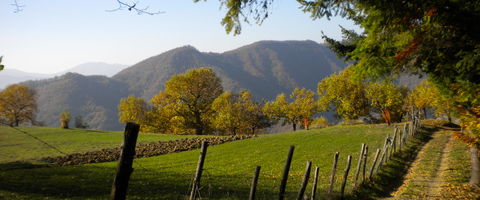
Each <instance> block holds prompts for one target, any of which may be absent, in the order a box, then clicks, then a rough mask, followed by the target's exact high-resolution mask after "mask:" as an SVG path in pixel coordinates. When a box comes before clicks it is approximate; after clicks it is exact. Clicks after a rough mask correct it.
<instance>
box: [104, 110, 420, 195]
mask: <svg viewBox="0 0 480 200" xmlns="http://www.w3.org/2000/svg"><path fill="white" fill-rule="evenodd" d="M419 127H420V121H419V120H418V118H415V119H414V120H413V121H411V122H407V123H405V125H404V126H403V128H402V129H400V128H398V127H395V128H394V132H393V134H392V135H390V134H387V135H386V137H385V142H384V143H383V146H382V147H381V148H378V149H376V151H375V154H374V157H373V161H372V163H371V165H370V166H369V167H367V164H368V163H367V158H368V151H369V149H368V145H367V144H362V145H361V148H360V154H359V157H358V160H357V165H356V169H355V173H353V183H351V184H352V185H353V190H355V189H356V188H358V186H359V185H361V184H363V183H366V182H369V181H372V178H373V177H374V176H375V175H376V174H377V173H378V172H379V171H380V170H381V169H382V167H383V166H384V165H385V164H386V163H388V161H389V160H391V157H392V156H393V155H394V153H396V152H399V151H402V149H404V148H405V146H406V143H407V141H409V140H410V139H411V138H412V137H413V136H415V135H416V133H417V132H418V128H419ZM136 128H137V127H136V126H133V125H129V124H127V126H126V129H125V133H126V136H125V145H124V146H123V148H124V150H122V154H121V156H120V161H119V165H118V168H117V174H116V176H115V181H114V184H113V186H112V193H111V199H125V198H126V189H127V186H128V178H129V176H130V173H131V161H130V160H131V159H133V154H132V153H131V151H132V150H131V146H130V147H128V146H129V145H127V144H128V143H130V142H128V141H127V139H129V138H132V140H136V136H134V137H133V136H127V133H129V135H131V134H134V135H137V134H138V129H136ZM135 132H136V133H135ZM133 138H135V139H133ZM133 147H134V145H133ZM126 148H130V150H126ZM207 148H208V142H203V143H202V147H201V151H200V157H199V160H198V165H197V170H196V173H195V176H194V179H193V181H192V187H191V189H190V191H189V199H190V200H194V199H197V198H198V197H199V196H200V195H199V194H200V192H201V191H200V190H201V188H202V187H201V177H202V172H203V165H204V162H205V157H206V156H207ZM294 150H295V147H294V146H290V149H289V152H288V155H287V159H286V162H285V165H284V169H283V173H282V179H281V182H280V187H279V192H278V197H277V198H278V199H279V200H283V199H285V189H286V186H287V180H288V177H289V170H290V165H291V162H292V157H293V154H294ZM133 151H134V148H133ZM133 153H134V152H133ZM339 155H340V152H336V153H335V154H334V156H333V165H332V171H331V175H330V182H329V187H328V190H327V193H328V194H330V195H331V194H333V193H335V191H334V184H335V179H336V176H337V164H338V160H339ZM130 157H131V158H130ZM125 160H126V161H125ZM351 164H352V156H351V155H348V156H347V162H346V166H345V170H344V171H343V174H341V175H342V176H341V187H340V191H336V193H339V196H338V197H335V198H340V199H343V198H344V197H345V191H346V187H347V181H348V177H349V176H351V173H350V169H351ZM122 167H123V168H124V169H123V170H122ZM311 168H312V162H311V161H307V163H306V167H305V172H304V175H303V179H302V183H301V187H300V189H299V191H298V195H297V197H296V199H297V200H301V199H305V198H308V199H311V200H314V199H315V198H316V197H317V194H316V193H317V185H318V171H319V167H315V170H314V173H315V174H314V177H313V184H312V190H311V191H312V192H311V195H310V197H307V196H306V195H305V191H306V189H307V188H306V187H307V183H308V180H309V179H310V173H311ZM260 170H261V166H257V167H256V168H255V171H254V174H253V178H252V182H251V187H250V193H249V199H250V200H253V199H255V198H256V188H257V183H258V178H259V175H260ZM122 174H123V175H122ZM122 177H124V178H122ZM117 179H118V180H126V181H122V182H121V183H119V182H118V181H117ZM118 190H121V191H120V192H119V191H118ZM330 197H331V198H334V196H330Z"/></svg>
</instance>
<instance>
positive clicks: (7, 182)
mask: <svg viewBox="0 0 480 200" xmlns="http://www.w3.org/2000/svg"><path fill="white" fill-rule="evenodd" d="M392 132H393V128H392V127H387V126H385V125H355V126H335V127H330V128H325V129H314V130H309V131H297V132H294V133H282V134H272V135H262V136H260V137H257V138H254V139H247V140H242V141H236V142H230V143H226V144H222V145H217V146H212V147H209V149H208V153H207V158H206V163H205V166H204V167H205V171H204V174H203V177H202V187H201V194H200V196H201V197H202V199H246V198H247V197H248V190H249V186H250V182H251V178H252V175H253V171H254V169H255V166H256V165H260V166H262V169H261V174H260V178H259V183H258V190H257V197H258V199H272V198H275V197H276V195H277V192H278V190H279V185H280V179H281V177H280V175H281V173H282V171H283V165H284V163H285V159H286V155H287V153H288V149H289V146H290V145H295V153H294V156H293V161H292V167H291V170H290V177H289V180H288V185H287V197H288V199H293V198H294V197H295V196H296V194H297V192H298V189H299V187H300V181H301V179H302V176H303V173H304V172H303V171H304V169H305V164H306V161H307V160H310V161H312V162H313V166H314V167H315V166H319V167H320V176H319V187H318V188H319V193H325V190H326V188H327V185H328V180H329V176H330V171H331V165H332V159H333V155H334V153H335V152H336V151H338V152H340V159H339V161H340V162H339V169H338V171H337V172H338V173H337V179H336V180H337V184H336V187H335V190H336V191H338V190H339V188H340V181H341V177H342V174H343V170H344V168H345V163H346V157H347V155H348V154H350V155H352V156H353V160H352V169H351V174H353V173H354V172H355V168H356V166H355V165H356V162H357V157H358V154H359V150H360V146H361V143H366V144H368V146H369V150H370V151H369V163H371V161H372V157H373V153H374V150H375V149H376V148H379V147H380V146H381V145H382V143H383V141H384V138H385V135H386V134H387V133H388V134H391V133H392ZM152 137H153V136H152ZM145 140H148V139H143V141H145ZM2 141H3V140H2ZM198 155H199V150H194V151H186V152H180V153H173V154H167V155H162V156H156V157H150V158H142V159H136V160H135V161H134V165H133V167H134V168H135V170H134V172H133V174H132V176H131V179H130V185H129V190H128V199H184V198H185V196H186V194H187V193H188V191H189V187H190V183H191V180H192V178H193V176H194V173H195V168H196V163H197V160H198ZM20 167H21V166H20ZM29 167H31V166H29ZM115 167H116V163H115V162H109V163H100V164H88V165H77V166H67V167H50V168H29V169H10V170H7V171H1V172H0V183H2V184H0V199H1V197H3V198H5V199H44V198H48V199H66V198H68V199H106V198H108V195H109V192H110V189H111V184H112V180H113V176H114V174H115ZM0 169H1V166H0ZM349 178H350V183H349V184H348V185H347V190H350V189H351V179H353V176H349ZM311 183H312V180H310V183H309V185H308V187H309V188H308V189H307V193H310V191H311Z"/></svg>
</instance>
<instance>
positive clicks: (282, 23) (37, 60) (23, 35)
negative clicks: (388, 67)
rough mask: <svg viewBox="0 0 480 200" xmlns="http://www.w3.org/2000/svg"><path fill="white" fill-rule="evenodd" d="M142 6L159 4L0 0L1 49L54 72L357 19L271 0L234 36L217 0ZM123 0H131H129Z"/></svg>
mask: <svg viewBox="0 0 480 200" xmlns="http://www.w3.org/2000/svg"><path fill="white" fill-rule="evenodd" d="M138 1H139V2H140V3H139V5H138V6H139V7H142V6H145V5H148V6H150V10H152V11H157V10H161V11H164V12H165V13H163V14H159V15H153V16H150V15H137V14H136V13H134V12H128V11H126V10H123V11H116V12H106V10H109V9H114V8H116V7H118V4H117V3H116V0H101V1H99V0H81V1H79V0H77V1H72V0H70V1H65V0H17V2H18V3H19V4H21V5H26V7H25V8H24V10H23V11H22V12H19V13H14V12H13V11H14V9H15V8H14V7H13V6H11V5H10V4H11V3H12V2H14V0H2V1H0V27H1V32H0V55H3V56H4V60H3V63H4V64H5V65H6V67H7V68H14V69H19V70H23V71H27V72H37V73H54V72H59V71H62V70H65V69H68V68H71V67H74V66H75V65H78V64H82V63H85V62H92V61H101V62H107V63H119V64H127V65H132V64H135V63H137V62H139V61H141V60H143V59H146V58H148V57H151V56H154V55H158V54H160V53H162V52H165V51H167V50H170V49H172V48H176V47H179V46H183V45H192V46H194V47H196V48H197V49H198V50H200V51H204V52H219V53H220V52H224V51H228V50H232V49H235V48H238V47H240V46H243V45H247V44H250V43H253V42H256V41H259V40H307V39H308V40H314V41H317V42H319V43H321V42H323V41H322V39H321V32H322V31H323V32H324V33H325V34H326V35H328V36H330V37H333V38H337V39H340V38H341V35H340V28H339V25H341V26H343V27H346V28H355V29H357V30H358V27H356V26H354V24H353V23H352V22H350V21H347V20H344V19H340V18H333V19H332V20H330V21H328V20H326V19H322V20H315V21H313V20H312V19H311V18H310V17H309V15H308V14H305V13H303V12H302V11H301V10H300V9H299V8H298V7H299V5H298V4H297V3H296V2H295V1H293V0H277V1H275V2H274V5H273V9H272V13H271V15H270V17H269V18H268V19H267V20H266V21H265V22H264V23H263V24H262V25H261V26H258V25H256V24H252V25H248V24H244V25H243V29H242V34H241V35H239V36H233V35H231V34H230V35H227V34H226V32H225V30H224V28H223V26H221V25H220V20H221V19H222V17H223V16H224V14H225V9H220V3H219V2H218V1H217V0H208V1H207V2H199V3H193V1H192V0H138ZM126 2H128V1H126Z"/></svg>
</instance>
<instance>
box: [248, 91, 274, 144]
mask: <svg viewBox="0 0 480 200" xmlns="http://www.w3.org/2000/svg"><path fill="white" fill-rule="evenodd" d="M240 96H241V102H242V110H243V111H242V112H243V113H244V114H245V123H246V127H247V128H248V129H249V130H250V134H252V135H255V134H256V131H257V130H260V129H264V128H268V127H270V126H272V124H273V123H272V120H271V119H270V118H269V117H268V116H267V115H266V114H265V113H264V112H263V105H262V104H260V103H258V102H256V101H255V100H254V99H253V98H252V94H251V93H250V92H248V91H243V92H242V93H240Z"/></svg>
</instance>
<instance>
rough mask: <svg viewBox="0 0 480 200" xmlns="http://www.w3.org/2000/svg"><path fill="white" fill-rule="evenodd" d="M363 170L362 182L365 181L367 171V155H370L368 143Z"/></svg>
mask: <svg viewBox="0 0 480 200" xmlns="http://www.w3.org/2000/svg"><path fill="white" fill-rule="evenodd" d="M363 155H364V156H363V172H362V182H363V181H365V177H366V171H367V156H368V145H365V152H364V154H363Z"/></svg>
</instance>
